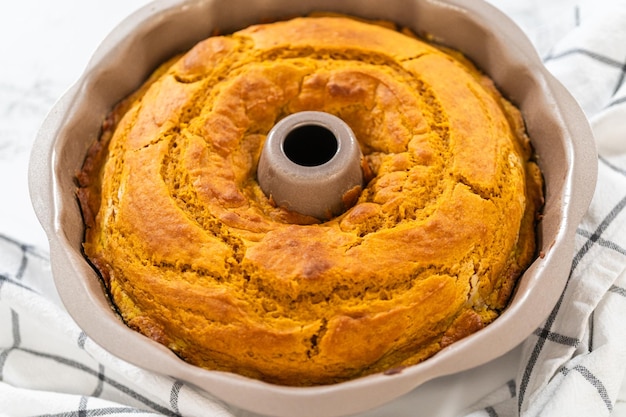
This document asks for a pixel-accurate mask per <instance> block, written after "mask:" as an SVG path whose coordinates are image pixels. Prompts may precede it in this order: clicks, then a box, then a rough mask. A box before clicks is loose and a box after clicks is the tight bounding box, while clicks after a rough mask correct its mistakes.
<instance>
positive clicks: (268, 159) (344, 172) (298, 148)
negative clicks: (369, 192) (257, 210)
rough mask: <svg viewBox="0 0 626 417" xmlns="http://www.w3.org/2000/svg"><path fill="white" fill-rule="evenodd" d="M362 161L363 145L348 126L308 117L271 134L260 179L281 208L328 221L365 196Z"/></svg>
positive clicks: (323, 116) (289, 120) (290, 120)
mask: <svg viewBox="0 0 626 417" xmlns="http://www.w3.org/2000/svg"><path fill="white" fill-rule="evenodd" d="M362 158H363V155H362V153H361V149H360V147H359V143H358V141H357V140H356V138H355V136H354V133H353V132H352V129H350V127H349V126H348V125H347V124H346V123H345V122H344V121H343V120H341V119H340V118H338V117H336V116H334V115H331V114H329V113H324V112H317V111H304V112H299V113H295V114H292V115H290V116H287V117H285V118H284V119H282V120H280V121H279V122H278V123H277V124H276V125H275V126H274V127H273V128H272V130H271V131H270V132H269V134H268V136H267V139H266V141H265V144H264V146H263V150H262V152H261V156H260V158H259V164H258V168H257V179H258V181H259V185H260V186H261V189H262V190H263V192H264V193H265V195H266V196H267V197H268V198H270V199H271V200H272V201H273V202H274V204H275V205H276V206H279V207H284V208H285V209H287V210H290V211H295V212H297V213H300V214H304V215H307V216H312V217H316V218H318V219H320V220H329V219H331V218H332V217H334V216H337V215H339V214H341V213H343V212H344V211H345V210H346V209H348V208H349V206H350V204H351V203H353V202H354V201H355V200H356V196H358V195H359V194H360V191H361V188H362V186H363V171H362V168H361V163H362Z"/></svg>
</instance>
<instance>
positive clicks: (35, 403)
mask: <svg viewBox="0 0 626 417" xmlns="http://www.w3.org/2000/svg"><path fill="white" fill-rule="evenodd" d="M492 2H493V3H495V4H496V5H497V6H499V7H502V8H503V9H504V10H505V11H506V12H508V13H509V14H510V15H511V16H512V17H513V18H514V19H515V20H517V21H518V23H519V24H520V26H522V28H524V29H525V30H526V31H527V33H528V34H529V37H530V38H531V39H532V40H533V41H534V42H535V44H536V45H537V47H538V50H539V51H540V53H542V55H543V56H545V57H546V58H545V60H546V65H547V66H548V68H549V69H550V70H551V71H552V72H553V73H554V74H555V75H556V76H557V77H558V78H559V79H560V80H561V81H562V82H563V83H564V85H565V86H566V87H568V88H569V89H570V91H571V92H572V93H573V94H574V96H575V97H576V98H577V99H578V101H579V102H580V103H581V105H582V107H583V109H584V110H585V112H586V114H587V116H588V117H589V119H590V121H591V123H592V126H593V130H594V133H595V135H596V140H597V143H598V149H599V152H600V160H599V177H598V185H597V190H596V194H595V196H594V199H593V202H592V204H591V207H590V209H589V211H588V213H587V214H586V216H585V218H584V220H583V222H582V223H581V224H580V226H579V228H578V232H577V236H576V253H575V257H574V259H573V263H572V270H571V274H570V276H569V280H568V283H567V287H566V289H565V291H564V292H563V295H562V297H561V298H560V299H559V301H558V303H557V305H556V306H555V307H554V309H553V310H552V313H551V314H550V316H549V317H548V319H547V320H546V322H545V323H544V324H543V325H542V326H541V327H540V328H538V329H537V330H536V331H535V332H534V334H533V335H531V336H530V337H529V338H528V339H527V340H526V341H525V342H524V344H523V348H522V360H521V363H520V366H519V370H518V373H517V376H516V377H515V378H513V379H511V380H510V381H508V383H506V384H505V385H503V386H502V387H501V388H500V389H498V390H496V391H495V392H493V393H492V394H490V395H489V396H487V397H485V398H483V399H481V400H480V401H479V402H478V403H477V404H475V405H474V406H472V407H471V408H470V409H467V410H465V411H464V412H463V413H462V414H461V415H463V416H472V417H479V416H488V417H494V416H500V417H509V416H510V417H512V416H524V417H534V416H574V417H576V416H581V417H583V416H585V417H587V416H594V417H596V416H618V415H620V416H626V385H625V384H624V377H625V374H626V325H625V323H624V322H625V321H626V82H625V78H626V3H624V2H621V1H608V0H596V1H594V2H593V4H592V2H590V1H581V2H578V3H577V4H574V2H573V1H565V0H559V1H558V2H555V3H550V7H548V6H546V7H547V8H546V7H544V6H545V4H540V2H539V0H535V1H525V2H522V1H510V0H509V1H505V0H492ZM557 5H558V8H557ZM570 5H571V6H570ZM553 10H558V11H559V13H560V14H561V15H559V16H554V15H552V14H550V11H553ZM563 13H566V15H563ZM397 412H398V413H401V414H396V415H397V416H407V417H408V416H412V417H418V416H420V413H419V410H416V409H412V410H397ZM43 415H45V416H89V415H98V416H126V415H146V416H162V415H165V416H209V417H212V416H216V417H217V416H219V417H225V416H244V415H246V416H249V415H250V414H249V413H244V412H241V411H239V410H235V409H232V408H230V407H229V406H228V405H226V404H223V403H221V402H220V401H219V400H217V399H215V398H212V397H211V396H209V395H208V394H206V393H203V392H201V391H198V390H196V389H194V388H193V387H191V386H189V385H187V384H185V383H183V382H181V381H177V380H174V379H172V378H167V377H163V376H160V375H156V374H153V373H150V372H147V371H145V370H142V369H139V368H137V367H134V366H132V365H130V364H128V363H125V362H123V361H121V360H119V359H117V358H115V357H113V356H112V355H110V354H108V353H107V352H106V351H104V350H103V349H101V348H100V347H99V346H97V345H96V344H95V343H94V342H93V341H92V340H91V339H90V338H88V337H87V336H86V335H85V334H84V333H83V332H82V331H81V330H80V329H79V328H78V327H77V326H76V325H75V324H74V322H73V321H72V320H71V318H70V317H69V316H68V314H67V313H66V311H65V309H64V308H63V306H62V304H61V302H60V300H59V298H58V296H57V294H56V290H55V288H54V284H53V282H52V278H51V272H50V266H49V260H48V256H47V253H46V249H44V248H36V247H32V246H29V245H28V244H25V243H24V242H22V241H21V239H20V236H0V416H10V417H18V416H43ZM368 415H370V414H368ZM382 415H383V414H381V416H382ZM384 415H389V414H384Z"/></svg>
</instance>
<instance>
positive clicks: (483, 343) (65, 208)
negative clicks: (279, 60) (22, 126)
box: [29, 0, 597, 417]
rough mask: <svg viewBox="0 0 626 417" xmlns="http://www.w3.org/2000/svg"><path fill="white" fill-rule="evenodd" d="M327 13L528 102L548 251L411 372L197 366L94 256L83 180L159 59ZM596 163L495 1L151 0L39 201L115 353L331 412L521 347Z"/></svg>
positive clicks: (113, 42) (60, 146) (54, 255)
mask: <svg viewBox="0 0 626 417" xmlns="http://www.w3.org/2000/svg"><path fill="white" fill-rule="evenodd" d="M313 11H331V12H339V13H345V14H350V15H355V16H360V17H363V18H370V19H371V18H375V19H385V20H391V21H394V22H396V23H398V24H399V25H402V26H407V27H409V28H411V29H413V30H414V31H415V32H417V33H419V34H428V35H429V36H432V38H433V39H435V40H436V41H438V42H441V43H443V44H445V45H447V46H450V47H452V48H455V49H457V50H459V51H462V52H463V53H464V54H465V55H466V56H468V57H469V58H470V59H471V60H473V61H474V62H475V63H476V64H477V65H478V67H479V68H481V69H482V70H484V71H485V72H486V73H487V74H489V75H490V76H491V78H492V79H494V80H495V82H496V84H497V85H498V86H499V88H500V90H501V91H502V92H503V94H504V95H505V96H506V97H507V98H509V99H510V100H511V101H512V102H513V103H515V104H516V105H517V106H518V107H519V108H520V109H521V111H522V113H523V116H524V118H525V121H526V124H527V129H528V133H529V135H530V137H531V140H532V143H533V145H534V147H535V150H536V153H537V155H538V162H539V164H540V166H541V169H542V170H543V174H544V176H545V193H546V194H545V207H544V213H543V219H542V220H541V222H540V224H539V228H540V230H539V235H540V242H539V252H538V257H537V259H536V260H535V262H534V263H533V264H532V265H531V266H530V268H529V269H528V270H527V271H526V272H525V274H524V275H523V276H522V278H521V280H520V281H519V284H518V286H517V289H516V291H515V293H514V296H513V298H512V300H511V302H510V305H509V307H508V308H507V309H506V310H505V311H504V312H503V314H502V315H501V316H500V317H499V318H498V319H496V320H495V322H493V323H492V324H490V325H489V326H487V327H486V328H484V329H482V330H480V331H478V332H477V333H474V334H473V335H471V336H469V337H467V338H465V339H463V340H461V341H458V342H456V343H454V344H452V345H450V346H448V347H446V348H444V349H443V350H442V351H440V352H439V353H437V354H436V355H435V356H433V357H432V358H430V359H428V360H426V361H424V362H422V363H420V364H418V365H415V366H412V367H409V368H406V369H403V370H401V371H399V372H395V373H387V374H375V375H370V376H367V377H363V378H359V379H356V380H352V381H348V382H344V383H339V384H334V385H327V386H315V387H301V388H297V387H286V386H279V385H273V384H268V383H264V382H261V381H257V380H253V379H249V378H245V377H242V376H239V375H234V374H230V373H224V372H215V371H208V370H204V369H200V368H198V367H194V366H192V365H189V364H187V363H185V362H183V361H182V360H181V359H179V358H178V357H177V356H176V355H174V354H173V353H172V352H170V351H169V350H168V349H167V348H165V347H163V346H161V345H159V344H157V343H156V342H153V341H152V340H150V339H148V338H146V337H144V336H142V335H141V334H139V333H137V332H135V331H133V330H130V329H129V328H128V327H126V326H125V325H124V324H123V323H122V321H121V320H120V319H119V318H118V317H117V316H116V314H115V313H114V311H113V309H112V308H111V305H110V303H109V300H108V298H107V297H106V295H105V292H104V291H103V289H102V286H101V283H100V280H99V278H98V275H97V274H96V272H95V271H94V270H93V269H92V268H91V266H90V265H89V264H88V262H87V261H86V260H85V258H84V257H83V254H82V252H81V242H82V239H83V223H82V218H81V212H80V209H79V206H78V203H77V200H76V194H75V192H76V184H75V175H76V173H77V171H78V170H79V168H80V167H81V165H82V163H83V160H84V158H85V154H86V151H87V149H88V147H89V146H90V145H91V144H92V143H93V142H94V141H95V140H96V139H97V137H98V135H99V132H100V127H101V124H102V121H103V119H104V117H105V115H106V114H107V113H108V112H109V111H110V110H111V108H112V107H113V105H114V104H115V103H117V102H118V101H119V100H120V99H122V98H123V97H125V96H126V95H127V94H129V93H130V92H132V91H133V90H134V89H135V88H137V87H138V86H139V85H140V83H141V82H142V81H143V80H144V79H145V78H146V77H147V76H148V75H149V74H150V73H151V72H152V70H153V69H154V68H156V66H157V65H158V64H159V63H161V62H162V61H164V60H165V59H167V58H169V57H171V56H172V55H173V54H175V53H178V52H180V51H183V50H185V49H187V48H189V47H191V46H192V45H193V44H194V43H196V42H197V41H199V40H201V39H203V38H206V37H208V36H210V35H211V34H213V33H215V32H217V31H219V32H220V33H227V32H230V31H234V30H237V29H241V28H243V27H246V26H248V25H250V24H255V23H259V22H266V21H269V20H274V19H280V18H285V17H293V16H298V15H306V14H308V13H310V12H313ZM596 171H597V159H596V151H595V147H594V143H593V138H592V134H591V130H590V127H589V125H588V123H587V120H586V118H585V116H584V114H583V112H582V111H581V110H580V108H579V107H578V105H577V103H576V102H575V101H574V99H573V98H572V97H571V96H570V95H569V94H568V92H567V91H566V90H565V89H564V88H563V87H562V86H561V84H559V83H558V82H557V81H556V80H555V79H554V78H553V77H552V76H551V75H550V74H549V73H548V71H547V70H546V69H545V68H544V66H543V65H542V63H541V60H540V58H539V56H538V55H537V54H536V52H535V50H534V48H533V46H532V45H531V43H530V42H529V41H528V39H527V38H526V37H525V35H524V34H523V33H522V31H521V30H520V29H519V28H518V27H516V26H515V24H514V23H513V22H512V21H511V20H510V19H508V18H507V17H506V16H505V15H503V14H502V13H501V12H499V11H498V10H496V9H495V8H494V7H492V6H490V5H489V4H487V3H484V2H481V1H472V2H465V1H462V0H446V1H443V0H387V1H384V2H380V1H377V2H374V1H362V0H342V1H337V0H300V1H297V2H296V1H289V0H262V1H261V0H258V1H253V0H165V1H156V2H153V3H150V4H149V5H147V6H146V7H144V8H142V9H140V10H138V11H137V12H136V13H134V14H133V15H131V16H130V17H129V18H127V19H126V20H125V21H123V22H122V23H121V24H120V25H119V26H118V27H117V28H116V29H115V30H114V31H113V32H112V33H111V34H110V35H109V36H108V37H107V38H106V39H105V40H104V42H103V43H102V45H101V46H100V47H99V48H98V50H97V51H96V53H95V55H94V56H93V58H92V60H91V61H90V63H89V65H88V66H87V68H86V70H85V72H84V74H83V76H82V77H81V78H80V79H79V80H78V81H77V82H76V84H75V85H74V86H73V87H72V88H70V89H69V91H67V93H66V94H65V95H64V96H63V97H62V98H61V99H60V100H59V102H58V103H57V104H56V105H55V107H54V108H53V109H52V111H51V112H50V114H49V116H48V117H47V119H46V120H45V122H44V124H43V126H42V127H41V130H40V133H39V135H38V137H37V139H36V142H35V144H34V148H33V152H32V156H31V166H30V173H29V175H30V178H29V181H30V190H31V197H32V201H33V205H34V208H35V210H36V212H37V215H38V217H39V219H40V221H41V223H42V225H43V227H44V228H45V231H46V233H47V235H48V238H49V240H50V255H51V263H52V272H53V275H54V279H55V283H56V286H57V288H58V291H59V294H60V295H61V298H62V300H63V302H64V303H65V306H66V308H67V310H68V311H69V313H70V314H71V316H72V317H73V318H74V319H75V321H76V322H77V323H78V325H79V326H80V327H81V328H82V329H83V330H84V331H85V332H86V333H87V334H88V335H89V337H91V338H92V339H93V340H94V341H96V342H97V343H98V344H100V345H101V346H102V347H103V348H104V349H106V350H107V351H109V352H110V353H112V354H113V355H115V356H117V357H119V358H122V359H124V360H125V361H128V362H130V363H132V364H135V365H137V366H139V367H142V368H145V369H148V370H151V371H154V372H157V373H160V374H164V375H169V376H172V377H175V378H178V379H180V380H183V381H187V382H189V383H192V384H195V385H196V386H198V387H199V388H200V389H203V390H206V391H207V392H209V393H211V394H213V395H215V396H216V397H218V398H220V399H222V400H224V401H226V402H228V403H230V404H233V405H234V406H236V407H239V408H242V409H245V410H250V411H253V412H256V413H261V414H266V415H273V416H290V417H305V416H318V417H323V416H327V417H329V416H342V415H349V414H354V413H358V412H363V411H366V410H371V409H374V408H376V407H378V406H381V405H383V404H387V403H390V402H391V401H392V400H394V399H397V398H399V397H401V396H402V395H403V394H405V393H408V392H410V391H412V390H415V391H419V389H420V388H423V385H425V383H427V382H431V383H432V381H434V380H442V379H446V378H447V379H448V380H449V381H450V383H451V384H456V388H457V389H460V390H461V391H462V390H464V389H468V390H470V389H472V387H468V385H473V384H476V381H471V382H469V383H468V379H467V378H456V377H455V376H454V375H461V374H460V373H462V372H468V370H470V369H476V368H477V367H480V366H488V365H489V364H492V363H494V361H497V360H500V359H501V358H502V357H504V356H505V355H507V354H510V352H512V351H514V350H515V348H516V347H517V346H518V345H519V344H520V343H521V342H522V341H523V340H524V339H525V338H526V337H527V336H528V335H530V334H531V333H532V332H533V331H534V330H535V329H536V328H537V327H538V326H539V325H540V324H541V322H542V321H543V320H544V319H545V318H546V317H547V316H548V314H549V312H550V310H551V309H552V307H553V306H554V304H555V302H556V301H557V299H558V297H559V295H560V294H561V292H562V290H563V288H564V286H565V282H566V280H567V277H568V273H569V269H570V265H571V260H572V256H573V245H574V234H575V231H576V227H577V225H578V223H579V222H580V220H581V218H582V216H583V214H584V213H585V211H586V210H587V207H588V205H589V202H590V200H591V197H592V195H593V191H594V186H595V181H596ZM459 384H465V387H464V386H463V385H459ZM431 400H432V398H431Z"/></svg>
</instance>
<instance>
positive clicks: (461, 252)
mask: <svg viewBox="0 0 626 417" xmlns="http://www.w3.org/2000/svg"><path fill="white" fill-rule="evenodd" d="M304 110H316V111H325V112H328V113H331V114H334V115H336V116H338V117H340V118H342V119H343V120H344V121H345V122H347V123H348V125H350V127H351V128H352V129H353V131H354V132H355V134H356V137H357V138H358V140H359V143H360V146H361V148H362V151H363V154H364V155H365V162H366V171H367V175H368V182H367V183H366V184H365V186H364V189H363V191H362V193H361V195H360V196H359V198H358V201H357V203H356V205H354V206H353V207H352V208H350V209H349V210H347V211H346V212H345V213H343V214H342V215H340V216H338V217H335V218H333V219H331V220H329V221H326V222H319V221H317V220H316V219H313V218H309V217H306V216H302V215H299V214H297V213H290V212H287V211H286V210H284V209H282V208H280V207H274V206H273V205H272V202H271V200H269V199H268V198H267V197H266V196H265V195H264V194H263V192H262V191H261V189H260V187H259V185H258V183H257V181H256V178H255V173H256V166H257V161H258V158H259V154H260V151H261V148H262V146H263V142H264V139H265V137H266V135H267V133H268V132H269V130H270V129H271V128H272V127H273V126H274V124H275V123H276V122H277V121H278V120H280V119H281V118H283V117H285V116H286V115H289V114H292V113H295V112H299V111H304ZM532 156H533V155H532V149H531V146H530V142H529V139H528V137H527V136H526V134H525V131H524V126H523V121H522V118H521V116H520V113H519V111H518V110H517V109H516V108H515V107H514V106H513V105H511V104H510V103H509V102H508V101H506V100H505V99H503V98H502V97H501V95H500V94H499V93H498V91H497V90H496V88H495V87H494V85H493V83H492V82H491V80H490V79H489V78H488V77H486V76H485V75H483V74H482V73H480V72H479V71H478V70H476V69H475V68H474V67H473V66H472V65H471V64H470V63H469V62H467V60H465V59H464V58H463V57H462V56H461V55H460V54H457V53H454V52H451V51H447V50H443V49H440V48H436V47H434V46H432V45H430V44H428V43H426V42H424V41H422V40H420V39H418V38H416V37H414V36H411V35H410V34H408V33H402V32H400V31H397V30H395V29H393V28H389V27H384V26H382V25H378V24H370V23H367V22H362V21H357V20H354V19H349V18H346V17H335V16H326V17H307V18H296V19H293V20H289V21H285V22H276V23H271V24H262V25H256V26H251V27H249V28H247V29H244V30H242V31H239V32H237V33H234V34H231V35H228V36H214V37H210V38H208V39H206V40H205V41H202V42H200V43H199V44H197V45H196V46H195V47H194V48H192V49H191V50H190V51H188V52H187V53H185V54H184V55H181V56H179V57H175V58H173V59H172V60H170V61H169V62H167V63H165V64H164V65H163V66H162V67H161V68H159V69H158V70H157V71H156V72H155V73H154V74H153V75H152V76H151V78H150V79H149V80H148V81H146V83H145V84H144V85H143V86H142V87H141V88H140V89H139V90H138V91H137V92H135V93H134V94H133V95H131V96H130V97H128V98H127V99H126V100H124V101H123V102H122V103H120V104H119V105H118V106H117V107H116V108H115V109H114V111H113V112H112V113H111V115H110V116H109V118H108V119H107V120H106V122H105V125H104V128H103V134H102V137H101V138H100V140H99V141H98V143H96V144H95V145H94V146H93V147H92V148H91V150H90V153H89V155H88V156H87V158H86V161H85V165H84V167H83V170H82V172H81V173H80V174H79V175H78V180H79V184H80V187H79V189H78V196H79V200H80V203H81V208H82V210H83V215H84V219H85V224H86V233H85V242H84V251H85V255H86V256H87V257H88V259H89V260H90V261H91V262H92V264H93V265H94V266H95V268H96V269H97V270H98V271H99V273H100V274H101V276H102V278H103V281H104V283H105V286H106V288H107V290H108V292H109V296H110V297H111V300H112V303H113V304H114V306H115V308H116V309H117V310H118V312H119V313H120V315H121V317H122V318H123V320H124V321H125V322H126V323H127V324H128V325H129V326H130V327H132V328H133V329H136V330H137V331H139V332H141V333H143V334H144V335H146V336H148V337H150V338H152V339H154V340H156V341H157V342H159V343H162V344H164V345H165V346H167V347H169V348H170V349H171V350H173V351H174V352H175V353H176V354H178V355H179V356H180V357H182V358H183V359H184V360H186V361H188V362H190V363H192V364H195V365H198V366H201V367H205V368H208V369H216V370H223V371H231V372H236V373H239V374H242V375H246V376H249V377H253V378H258V379H262V380H265V381H268V382H272V383H277V384H285V385H299V386H306V385H319V384H331V383H335V382H339V381H344V380H348V379H352V378H356V377H359V376H363V375H367V374H371V373H374V372H381V371H386V370H389V369H392V368H397V367H401V366H408V365H412V364H416V363H418V362H420V361H423V360H424V359H426V358H428V357H430V356H432V355H433V354H435V353H436V352H438V351H439V350H440V349H441V348H443V347H445V346H447V345H449V344H450V343H453V342H454V341H456V340H459V339H461V338H463V337H465V336H467V335H469V334H471V333H473V332H475V331H478V330H479V329H481V328H482V327H484V326H485V325H487V324H489V323H490V322H491V321H493V320H494V319H495V318H496V317H497V316H498V315H499V314H500V312H501V311H502V309H503V308H505V306H506V304H507V301H508V300H509V297H510V295H511V293H512V290H513V288H514V286H515V283H516V280H517V278H518V277H519V276H520V275H521V274H522V273H523V271H524V270H525V268H526V267H527V266H528V265H529V263H530V262H531V261H532V259H533V256H534V254H535V222H536V218H537V215H538V212H539V210H540V207H541V204H542V180H541V174H540V172H539V169H538V167H537V165H536V164H535V163H534V162H533V160H532ZM303 192H306V190H303ZM311 198H315V196H314V195H312V196H311Z"/></svg>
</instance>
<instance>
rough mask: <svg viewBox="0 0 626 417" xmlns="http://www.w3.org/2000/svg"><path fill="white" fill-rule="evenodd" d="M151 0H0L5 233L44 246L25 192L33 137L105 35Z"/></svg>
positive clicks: (0, 173) (0, 222)
mask: <svg viewBox="0 0 626 417" xmlns="http://www.w3.org/2000/svg"><path fill="white" fill-rule="evenodd" d="M146 3H148V1H146V0H109V1H89V2H82V1H78V0H61V1H54V2H48V1H44V0H26V1H19V2H18V1H2V2H0V16H1V17H2V18H1V22H2V23H1V24H0V56H1V57H2V61H1V62H2V64H0V196H2V197H1V203H0V234H4V235H6V236H10V237H12V238H15V239H19V240H21V241H22V242H24V243H26V244H32V245H37V246H40V247H42V248H47V243H46V242H47V240H46V238H45V235H44V233H43V231H42V229H41V227H40V226H39V223H38V221H37V219H36V217H35V214H34V212H33V209H32V207H31V204H30V196H29V193H28V184H27V172H28V159H29V155H30V150H31V145H32V143H33V140H34V138H35V136H36V134H37V131H38V129H39V126H40V125H41V123H42V121H43V120H44V118H45V116H46V114H47V113H48V111H49V110H50V109H51V107H52V106H53V105H54V103H55V102H56V100H57V99H58V98H59V97H60V96H61V95H62V94H63V92H64V91H65V90H66V89H67V88H69V86H70V85H72V83H73V82H74V81H75V80H76V79H77V78H78V77H79V76H80V74H81V72H82V71H83V68H84V67H85V66H86V64H87V62H88V60H89V58H90V56H91V55H92V53H93V52H94V51H95V49H96V48H97V46H98V44H99V43H100V42H101V41H102V39H103V38H104V37H105V36H106V35H107V34H108V33H109V32H110V31H111V30H112V29H113V28H114V27H115V25H117V24H118V23H119V22H120V21H121V20H122V19H124V17H126V16H127V15H128V14H129V13H132V12H133V11H134V10H136V9H137V8H139V7H141V6H143V5H145V4H146Z"/></svg>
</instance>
